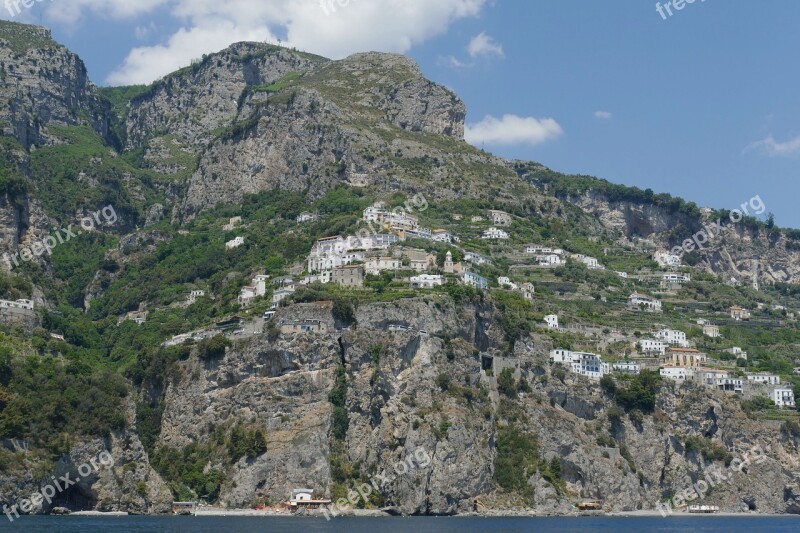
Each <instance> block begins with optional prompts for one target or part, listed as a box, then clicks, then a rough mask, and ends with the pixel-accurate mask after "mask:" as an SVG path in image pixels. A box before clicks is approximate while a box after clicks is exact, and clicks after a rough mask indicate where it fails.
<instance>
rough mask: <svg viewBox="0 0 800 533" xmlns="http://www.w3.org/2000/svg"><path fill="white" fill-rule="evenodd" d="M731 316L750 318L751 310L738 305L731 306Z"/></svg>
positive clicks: (737, 318)
mask: <svg viewBox="0 0 800 533" xmlns="http://www.w3.org/2000/svg"><path fill="white" fill-rule="evenodd" d="M730 312H731V318H732V319H734V320H750V311H748V310H747V309H745V308H744V307H740V306H738V305H734V306H731V308H730Z"/></svg>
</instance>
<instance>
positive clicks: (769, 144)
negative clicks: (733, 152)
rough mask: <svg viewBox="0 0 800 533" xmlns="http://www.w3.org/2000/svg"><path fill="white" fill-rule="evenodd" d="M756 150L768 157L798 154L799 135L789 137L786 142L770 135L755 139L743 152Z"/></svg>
mask: <svg viewBox="0 0 800 533" xmlns="http://www.w3.org/2000/svg"><path fill="white" fill-rule="evenodd" d="M750 151H757V152H761V153H762V154H765V155H768V156H769V157H779V156H782V157H789V156H794V155H799V154H800V137H795V138H794V139H789V140H788V141H786V142H778V141H776V140H775V138H774V137H773V136H772V135H770V136H769V137H767V138H765V139H761V140H760V141H756V142H754V143H752V144H750V145H748V146H747V147H746V148H745V149H744V152H745V153H746V152H750Z"/></svg>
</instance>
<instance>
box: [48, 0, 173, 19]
mask: <svg viewBox="0 0 800 533" xmlns="http://www.w3.org/2000/svg"><path fill="white" fill-rule="evenodd" d="M170 1H171V0H135V1H133V0H69V1H68V2H64V1H61V2H53V3H52V4H51V5H49V6H48V7H47V17H48V18H50V19H52V20H54V21H55V22H61V23H67V24H74V23H77V22H78V21H80V20H81V19H82V18H83V17H84V16H85V15H86V13H88V12H91V13H93V14H95V15H97V16H100V17H106V18H111V19H117V20H119V19H125V18H131V17H136V16H139V15H143V14H146V13H151V12H152V11H153V10H155V9H156V8H158V7H161V6H163V5H165V4H167V3H169V2H170Z"/></svg>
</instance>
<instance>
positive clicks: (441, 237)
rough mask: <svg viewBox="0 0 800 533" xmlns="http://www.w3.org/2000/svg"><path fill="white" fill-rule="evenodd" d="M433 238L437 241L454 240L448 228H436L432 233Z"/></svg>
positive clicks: (449, 241) (448, 241)
mask: <svg viewBox="0 0 800 533" xmlns="http://www.w3.org/2000/svg"><path fill="white" fill-rule="evenodd" d="M431 240H433V241H436V242H446V243H451V242H452V241H453V235H452V234H451V233H450V232H449V231H447V230H446V229H435V230H433V232H432V233H431Z"/></svg>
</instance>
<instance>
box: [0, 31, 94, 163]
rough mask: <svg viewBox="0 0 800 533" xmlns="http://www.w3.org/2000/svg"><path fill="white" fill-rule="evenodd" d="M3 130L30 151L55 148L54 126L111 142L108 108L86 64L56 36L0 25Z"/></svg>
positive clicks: (0, 79) (0, 84) (0, 92)
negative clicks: (77, 128)
mask: <svg viewBox="0 0 800 533" xmlns="http://www.w3.org/2000/svg"><path fill="white" fill-rule="evenodd" d="M0 43H2V44H3V46H0V64H2V71H0V127H2V129H3V133H4V134H5V135H12V136H14V137H15V138H16V139H17V140H18V141H19V143H20V144H22V145H23V146H24V147H25V148H29V147H31V146H32V145H42V144H50V143H51V142H52V138H51V137H49V135H48V133H47V126H49V125H62V126H66V125H86V126H89V127H90V128H92V129H94V130H95V131H97V132H98V133H99V134H100V135H101V136H102V137H104V138H107V137H108V112H109V109H108V104H107V103H106V102H105V101H104V100H102V99H101V98H99V97H98V96H97V93H96V88H95V86H94V84H92V82H91V81H89V76H88V73H87V71H86V67H85V66H84V64H83V61H81V60H80V58H79V57H78V56H76V55H75V54H73V53H71V52H69V51H68V50H66V49H65V48H64V47H63V46H61V45H59V44H57V43H56V42H55V41H53V40H52V37H51V34H50V30H48V29H46V28H39V27H35V26H24V25H21V24H13V23H8V22H0Z"/></svg>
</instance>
